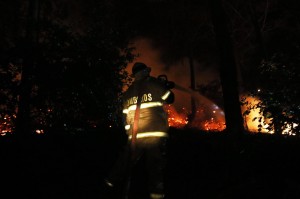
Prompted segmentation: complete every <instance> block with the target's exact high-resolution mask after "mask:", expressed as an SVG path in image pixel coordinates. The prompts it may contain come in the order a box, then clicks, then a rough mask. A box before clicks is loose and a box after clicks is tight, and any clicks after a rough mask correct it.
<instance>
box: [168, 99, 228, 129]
mask: <svg viewBox="0 0 300 199" xmlns="http://www.w3.org/2000/svg"><path fill="white" fill-rule="evenodd" d="M165 108H166V110H167V113H168V116H169V118H168V120H169V125H170V126H171V127H175V128H183V127H186V126H187V125H188V126H189V127H191V128H196V129H199V130H205V131H222V130H224V129H225V127H226V126H225V122H224V118H223V117H220V116H219V115H217V112H218V111H216V110H210V111H211V112H212V113H211V114H209V116H210V118H209V119H207V117H208V113H207V111H205V110H204V109H201V108H198V110H197V111H196V115H195V117H194V119H193V120H192V121H189V117H188V116H189V115H190V114H191V113H190V112H188V111H187V110H186V109H185V108H182V112H181V113H178V112H177V111H176V109H175V108H174V107H173V106H172V105H168V106H166V107H165ZM215 109H218V107H217V106H215Z"/></svg>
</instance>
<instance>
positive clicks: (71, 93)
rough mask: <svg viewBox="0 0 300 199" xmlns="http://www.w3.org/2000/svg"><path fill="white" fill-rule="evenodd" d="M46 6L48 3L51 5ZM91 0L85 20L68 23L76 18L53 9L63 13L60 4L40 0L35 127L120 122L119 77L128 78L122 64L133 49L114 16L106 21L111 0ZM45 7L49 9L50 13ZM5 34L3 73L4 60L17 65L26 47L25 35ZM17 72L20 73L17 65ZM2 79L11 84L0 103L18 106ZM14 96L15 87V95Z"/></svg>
mask: <svg viewBox="0 0 300 199" xmlns="http://www.w3.org/2000/svg"><path fill="white" fill-rule="evenodd" d="M54 4H55V3H54ZM49 6H50V7H51V6H52V7H51V9H50V8H49ZM90 6H91V7H90V11H91V13H93V14H94V15H90V16H84V17H86V18H85V20H86V22H88V24H89V26H88V27H72V26H71V24H72V22H73V21H74V18H73V19H72V17H70V16H69V15H66V16H63V17H65V18H63V17H62V16H61V15H58V16H55V15H52V14H53V13H61V12H60V11H59V9H60V6H55V5H53V3H52V2H51V1H49V2H48V1H45V2H43V4H41V5H40V13H41V16H40V18H39V24H38V25H39V26H38V30H37V33H38V41H37V45H36V46H37V49H36V53H35V60H34V61H35V66H34V68H33V70H32V72H31V74H30V78H31V81H32V89H31V101H30V103H31V104H30V110H31V116H30V117H31V121H32V125H33V126H34V128H38V129H40V128H43V129H45V128H47V129H48V130H50V129H52V128H54V129H56V128H65V129H68V130H69V129H70V128H72V129H74V128H79V127H80V128H82V127H92V126H103V125H105V126H109V125H115V126H116V125H119V124H120V123H121V122H120V118H121V117H120V116H121V114H120V111H121V110H120V105H121V103H120V102H119V100H120V95H121V92H122V86H123V81H124V80H125V79H126V78H128V74H127V73H126V71H125V68H126V66H127V64H128V62H130V61H131V60H132V58H133V55H132V54H131V49H129V48H127V41H126V38H125V36H126V35H124V37H123V36H122V31H124V30H125V29H124V27H122V28H119V26H117V24H115V23H113V19H110V20H109V21H107V23H106V21H105V20H108V18H109V17H113V14H114V13H111V12H110V11H111V9H112V8H113V4H111V2H102V4H97V3H96V4H95V2H94V4H90ZM66 7H67V5H64V6H63V7H62V8H64V9H65V8H66ZM108 8H111V9H108ZM49 9H50V10H51V11H52V12H51V13H48V11H49ZM47 10H48V11H47ZM92 11H93V12H92ZM71 14H72V13H71ZM73 14H74V13H73ZM96 16H97V17H96ZM77 17H83V16H77ZM67 18H69V19H68V20H70V21H68V20H67ZM108 22H109V23H108ZM12 26H13V24H12ZM10 28H13V27H10ZM5 31H8V29H5ZM5 39H7V38H5ZM8 39H9V40H10V42H11V43H13V45H12V47H11V48H10V49H9V50H8V51H6V52H5V55H7V57H8V58H7V59H6V60H5V59H1V63H3V64H1V65H0V66H1V71H5V73H6V74H7V67H6V65H7V64H8V63H10V62H11V65H13V66H15V65H16V63H15V60H18V59H20V58H22V57H23V53H24V48H25V41H24V37H22V36H21V37H19V38H18V39H14V38H8ZM1 50H2V49H1ZM7 60H8V61H7ZM22 64H23V63H22V60H21V63H20V65H21V66H22ZM18 73H20V74H21V71H20V70H19V71H18ZM6 76H7V75H6ZM1 81H4V80H2V79H1ZM7 81H8V82H9V81H11V77H8V76H7ZM18 83H19V82H18ZM3 85H6V87H8V88H7V89H10V90H9V92H4V91H3V90H1V95H6V98H5V99H7V100H6V101H3V102H2V101H1V104H2V105H5V106H7V105H8V104H9V103H12V104H13V105H14V106H16V100H15V101H13V100H11V99H10V100H8V96H11V92H12V89H14V88H13V85H12V84H1V89H2V88H3ZM17 96H18V92H17V93H15V95H14V97H15V98H16V97H17ZM8 101H9V102H8ZM1 107H2V106H1ZM1 113H2V111H1ZM11 113H12V111H10V112H7V114H9V115H10V114H11Z"/></svg>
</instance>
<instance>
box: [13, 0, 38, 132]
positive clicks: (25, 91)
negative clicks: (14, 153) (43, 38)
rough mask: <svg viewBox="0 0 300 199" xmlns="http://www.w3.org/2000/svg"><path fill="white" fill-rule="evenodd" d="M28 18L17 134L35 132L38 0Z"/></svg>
mask: <svg viewBox="0 0 300 199" xmlns="http://www.w3.org/2000/svg"><path fill="white" fill-rule="evenodd" d="M28 10H29V11H28V18H27V20H28V21H27V32H26V40H25V44H24V45H25V46H24V63H23V68H22V79H21V84H20V92H19V104H18V113H17V121H16V134H17V135H19V136H28V135H30V134H32V133H33V131H32V129H31V125H30V124H31V119H30V102H31V100H30V95H31V90H32V77H33V74H32V71H33V68H34V65H35V54H36V44H37V13H38V12H37V11H38V0H30V2H29V9H28Z"/></svg>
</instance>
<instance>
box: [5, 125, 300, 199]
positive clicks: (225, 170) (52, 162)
mask: <svg viewBox="0 0 300 199" xmlns="http://www.w3.org/2000/svg"><path fill="white" fill-rule="evenodd" d="M124 141H125V136H124V135H123V134H121V133H120V132H118V131H117V130H112V129H110V130H106V131H103V130H102V131H100V130H99V131H98V130H94V131H92V132H82V133H80V134H79V133H77V134H67V133H57V134H55V135H54V134H53V135H41V136H35V137H31V138H18V137H14V136H4V137H1V138H0V150H1V151H0V155H1V156H0V158H1V162H0V165H1V166H0V169H1V178H0V179H1V185H0V198H1V199H10V198H22V199H60V198H63V199H94V198H95V199H96V198H97V199H101V198H104V196H103V195H102V193H103V190H102V186H101V183H102V180H103V178H104V176H105V175H106V173H107V172H108V171H109V169H110V167H111V166H112V164H113V162H114V160H115V158H116V157H117V154H118V151H119V150H120V149H121V146H122V145H123V144H124V143H125V142H124ZM299 158H300V140H299V139H297V138H295V137H286V138H284V137H276V136H274V135H265V134H256V135H245V136H244V137H243V138H242V139H238V140H237V139H235V138H233V137H232V136H229V135H227V134H225V133H204V132H199V131H196V130H191V129H190V130H178V129H177V130H176V129H171V131H170V139H169V143H168V164H167V169H166V192H167V198H168V199H201V198H206V199H235V198H239V199H248V198H249V199H250V198H281V199H299V198H300V172H299V169H300V163H299ZM145 174H146V171H145V169H144V162H143V161H142V160H141V161H140V162H139V163H138V164H137V165H136V167H135V169H134V171H133V175H132V183H131V185H132V186H131V188H132V189H131V192H130V195H131V198H130V199H138V198H139V199H147V189H146V182H147V180H146V175H145ZM110 196H111V197H114V198H117V199H121V196H122V189H121V188H118V187H117V189H116V191H115V192H113V193H111V194H110Z"/></svg>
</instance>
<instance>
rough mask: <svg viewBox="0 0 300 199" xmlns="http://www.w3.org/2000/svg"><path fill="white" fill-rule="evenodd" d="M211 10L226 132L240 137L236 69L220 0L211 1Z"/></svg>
mask: <svg viewBox="0 0 300 199" xmlns="http://www.w3.org/2000/svg"><path fill="white" fill-rule="evenodd" d="M211 10H212V21H213V25H214V28H215V34H216V41H217V44H218V46H219V54H220V77H221V85H222V91H223V99H224V112H225V120H226V130H227V131H228V132H230V133H232V134H233V135H240V134H241V133H243V131H244V128H243V118H242V115H241V106H240V101H239V99H240V98H239V90H238V89H239V88H238V83H237V69H236V64H235V57H234V53H233V46H232V43H231V39H230V36H229V32H228V27H227V22H226V20H225V19H226V15H225V13H224V10H223V6H222V2H221V1H220V0H215V1H212V3H211Z"/></svg>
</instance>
